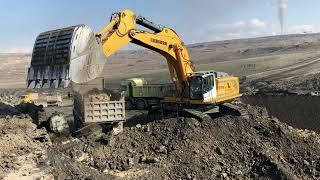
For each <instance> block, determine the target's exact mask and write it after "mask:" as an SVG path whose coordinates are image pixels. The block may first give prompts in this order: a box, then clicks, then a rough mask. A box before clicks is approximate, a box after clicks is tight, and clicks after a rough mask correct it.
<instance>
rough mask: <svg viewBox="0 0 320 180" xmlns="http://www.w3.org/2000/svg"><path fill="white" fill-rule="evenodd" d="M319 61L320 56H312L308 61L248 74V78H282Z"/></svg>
mask: <svg viewBox="0 0 320 180" xmlns="http://www.w3.org/2000/svg"><path fill="white" fill-rule="evenodd" d="M319 61H320V56H315V57H310V58H308V59H307V60H306V61H303V62H302V63H298V64H294V65H291V66H287V67H283V68H279V69H273V70H268V71H264V72H260V73H256V74H252V75H248V76H247V78H248V79H250V80H276V79H281V78H285V77H292V74H289V73H291V72H292V71H296V70H299V69H303V68H306V67H309V66H312V65H314V64H316V63H319ZM286 74H287V75H286ZM298 75H301V74H298Z"/></svg>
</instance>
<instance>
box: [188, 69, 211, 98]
mask: <svg viewBox="0 0 320 180" xmlns="http://www.w3.org/2000/svg"><path fill="white" fill-rule="evenodd" d="M189 95H190V100H201V101H203V100H210V99H213V98H214V97H215V96H216V91H215V74H214V72H211V71H201V72H196V73H192V75H191V76H190V77H189Z"/></svg>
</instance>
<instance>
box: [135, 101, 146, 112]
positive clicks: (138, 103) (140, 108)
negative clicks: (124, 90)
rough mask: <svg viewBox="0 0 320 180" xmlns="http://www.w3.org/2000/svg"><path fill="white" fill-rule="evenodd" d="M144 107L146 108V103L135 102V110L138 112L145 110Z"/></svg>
mask: <svg viewBox="0 0 320 180" xmlns="http://www.w3.org/2000/svg"><path fill="white" fill-rule="evenodd" d="M146 107H147V105H146V103H145V101H144V100H142V99H138V100H137V101H136V108H137V109H138V110H144V109H146Z"/></svg>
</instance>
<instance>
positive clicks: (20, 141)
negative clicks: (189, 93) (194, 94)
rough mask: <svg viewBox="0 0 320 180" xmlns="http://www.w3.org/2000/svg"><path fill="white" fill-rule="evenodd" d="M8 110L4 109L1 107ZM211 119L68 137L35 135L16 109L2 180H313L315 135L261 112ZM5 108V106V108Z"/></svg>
mask: <svg viewBox="0 0 320 180" xmlns="http://www.w3.org/2000/svg"><path fill="white" fill-rule="evenodd" d="M8 106H9V105H8ZM242 106H243V108H244V109H246V110H247V111H248V113H249V117H248V118H246V117H241V116H232V115H225V116H222V117H217V118H214V119H207V120H197V119H194V118H184V117H175V116H173V115H167V116H166V117H165V118H164V119H162V120H152V119H150V118H149V117H148V116H147V115H143V113H136V116H135V117H133V118H132V119H129V120H128V121H127V122H126V124H125V128H124V131H123V133H121V134H119V135H116V136H112V135H111V134H110V133H109V132H108V131H107V128H106V129H104V131H105V133H106V134H105V135H104V136H102V137H99V138H97V137H94V138H93V136H92V135H84V136H76V137H69V136H65V135H60V136H58V135H56V134H52V133H49V132H47V131H46V130H45V129H38V128H37V127H36V125H34V123H33V120H32V118H31V117H30V116H29V115H24V114H23V113H22V110H23V109H22V107H19V106H17V107H13V106H9V107H10V108H11V109H15V110H16V111H15V112H16V113H15V114H16V115H14V116H10V115H7V117H6V118H3V119H1V120H0V127H1V128H0V129H1V133H0V144H1V147H2V149H3V150H2V151H1V152H0V153H1V154H0V155H1V156H0V160H1V163H0V164H1V167H0V177H1V178H4V179H17V178H18V179H20V178H30V179H37V178H42V179H259V178H260V179H318V178H319V177H320V164H319V162H320V136H319V134H318V133H316V132H314V131H311V130H300V129H297V128H293V127H291V126H289V125H287V124H285V123H283V122H281V121H280V120H278V119H277V118H275V117H271V116H270V115H269V114H268V112H267V110H266V109H265V108H260V107H256V106H251V105H248V104H243V105H242ZM9 107H8V108H9Z"/></svg>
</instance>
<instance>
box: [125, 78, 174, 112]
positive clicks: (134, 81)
mask: <svg viewBox="0 0 320 180" xmlns="http://www.w3.org/2000/svg"><path fill="white" fill-rule="evenodd" d="M121 90H122V91H124V92H125V100H126V108H127V109H138V110H144V109H148V108H151V107H152V106H158V105H159V104H160V102H161V100H163V99H164V97H166V96H169V95H170V94H171V95H172V94H173V93H174V85H173V84H148V82H147V81H146V80H145V79H144V78H130V79H126V80H124V81H122V82H121Z"/></svg>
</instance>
